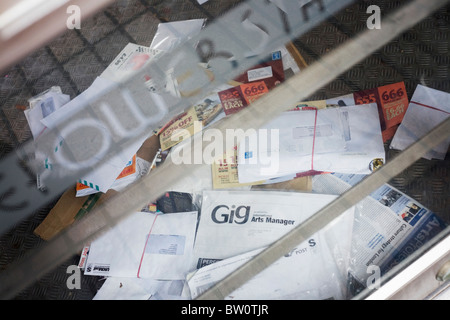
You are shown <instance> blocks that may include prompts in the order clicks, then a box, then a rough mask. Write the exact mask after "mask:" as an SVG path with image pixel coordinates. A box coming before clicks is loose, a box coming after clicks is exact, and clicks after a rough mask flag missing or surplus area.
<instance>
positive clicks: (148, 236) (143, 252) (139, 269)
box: [137, 215, 158, 278]
mask: <svg viewBox="0 0 450 320" xmlns="http://www.w3.org/2000/svg"><path fill="white" fill-rule="evenodd" d="M157 218H158V215H156V216H155V220H153V223H152V226H151V228H150V231H149V232H148V235H147V240H146V241H145V246H144V250H143V251H142V256H141V261H140V262H139V268H138V272H137V277H138V278H140V277H139V274H140V272H141V266H142V260H144V254H145V249H146V248H147V244H148V239H149V238H150V235H151V234H152V230H153V226H154V225H155V222H156V219H157Z"/></svg>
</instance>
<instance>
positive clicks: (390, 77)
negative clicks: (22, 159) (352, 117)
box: [0, 0, 450, 299]
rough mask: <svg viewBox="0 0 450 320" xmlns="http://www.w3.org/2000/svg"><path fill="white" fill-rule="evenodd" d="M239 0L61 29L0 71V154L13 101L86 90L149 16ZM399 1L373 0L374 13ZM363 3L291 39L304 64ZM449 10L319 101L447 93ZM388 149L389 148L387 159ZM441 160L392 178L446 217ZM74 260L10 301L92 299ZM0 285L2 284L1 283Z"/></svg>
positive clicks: (340, 33)
mask: <svg viewBox="0 0 450 320" xmlns="http://www.w3.org/2000/svg"><path fill="white" fill-rule="evenodd" d="M239 2H240V1H238V0H227V1H220V0H210V1H208V2H206V3H205V4H203V5H199V4H198V3H197V1H196V0H165V1H161V0H159V1H157V0H155V1H151V0H129V1H125V0H118V1H116V2H115V3H114V5H112V6H110V7H109V8H107V9H106V10H105V11H104V12H100V13H98V14H96V15H95V16H94V17H92V18H91V19H89V20H87V21H83V23H82V27H81V29H80V30H76V29H75V30H68V31H66V32H65V33H64V34H63V35H62V36H60V37H59V38H57V39H55V40H53V41H52V42H51V43H49V44H48V45H46V46H45V47H43V48H40V49H39V50H37V51H36V52H34V53H33V54H31V55H29V56H28V57H27V58H25V59H24V60H23V61H21V62H20V63H19V64H17V65H16V66H14V67H12V68H10V70H9V71H7V72H5V73H4V74H1V75H0V106H1V109H0V157H2V156H4V155H6V154H8V153H9V152H12V151H13V150H14V149H15V148H17V147H18V146H20V145H22V144H23V143H25V142H26V141H28V140H29V139H31V132H30V130H29V128H28V124H27V121H26V119H25V116H24V114H23V109H22V107H21V106H26V105H27V100H28V99H29V98H30V97H32V96H34V95H36V94H38V93H40V92H42V91H44V90H46V89H48V88H50V87H51V86H53V85H57V86H60V87H61V89H62V91H63V92H64V93H66V94H69V95H70V97H71V98H74V97H76V96H77V95H78V94H80V93H81V92H83V91H84V90H85V89H87V88H88V87H89V86H90V85H91V83H92V82H93V81H94V79H95V78H96V77H97V76H98V75H99V74H100V73H101V72H102V71H103V70H104V69H105V68H106V67H107V66H108V64H109V63H110V62H111V61H112V59H113V58H114V57H115V56H116V55H117V54H118V53H119V52H120V51H121V50H122V49H123V48H124V47H125V45H127V44H128V43H129V42H133V43H137V44H142V45H146V46H148V45H150V43H151V41H152V39H153V37H154V35H155V32H156V28H157V25H158V23H160V22H166V21H177V20H185V19H195V18H208V19H211V20H212V19H214V18H215V17H218V16H220V15H221V14H222V13H223V12H225V11H226V10H227V9H228V8H230V7H232V6H234V5H237V4H238V3H239ZM405 2H406V1H379V3H380V4H381V5H380V6H381V7H382V10H383V14H384V13H385V12H388V11H391V10H392V9H395V8H398V7H400V6H401V5H402V4H403V3H405ZM367 6H368V4H367V2H366V1H361V2H359V3H358V4H355V5H353V6H350V7H349V8H347V9H346V10H344V12H341V13H340V14H338V15H336V16H335V17H331V18H330V19H329V20H328V21H326V22H325V23H323V24H321V25H320V26H318V27H316V28H314V29H313V30H312V31H310V32H308V33H307V34H305V35H303V36H302V37H300V38H298V39H295V41H294V44H295V45H296V47H297V48H298V50H299V52H300V53H301V54H302V55H303V57H304V58H305V60H306V61H307V62H308V63H312V62H314V61H315V60H317V59H318V58H319V57H320V56H321V55H323V54H325V53H327V52H329V51H331V50H333V49H334V48H336V47H337V46H338V45H339V44H341V43H343V42H344V41H345V40H347V39H348V38H351V37H352V36H354V35H355V34H357V33H358V32H360V31H362V30H364V29H365V28H366V24H365V21H366V19H367V14H366V13H365V9H366V7H367ZM449 9H450V7H449V6H447V7H446V8H443V9H441V10H439V11H438V12H436V13H435V14H433V15H432V16H431V17H429V18H427V19H426V20H425V21H423V22H421V23H420V24H419V25H418V26H416V27H414V28H413V29H412V30H409V31H408V32H406V33H405V34H403V35H402V36H400V37H399V38H398V39H396V40H394V41H393V42H391V43H390V44H388V45H386V46H385V47H383V48H382V49H381V50H379V51H378V52H376V53H374V54H373V55H372V56H370V57H369V58H367V59H366V60H364V61H363V62H361V63H359V64H357V65H356V66H355V67H354V68H352V69H351V70H349V71H347V72H345V73H344V74H343V75H342V76H340V77H339V78H338V79H336V80H335V81H333V82H332V83H330V84H329V85H328V86H326V87H325V88H322V89H321V90H320V91H319V92H317V93H316V94H315V96H314V97H312V98H317V99H320V98H325V97H331V96H337V95H342V94H346V93H349V92H352V91H356V90H361V89H365V88H374V87H377V86H381V85H384V84H388V83H393V82H397V81H405V84H406V87H407V91H408V95H409V96H411V94H412V92H413V90H414V88H415V87H416V85H417V84H418V83H424V84H426V85H429V86H431V87H433V88H436V89H439V90H443V91H446V92H450V81H449V79H450V77H449V62H450V61H449V41H450V30H449V28H450V15H449ZM394 154H395V152H394V151H391V150H388V156H392V155H394ZM449 161H450V159H449V157H447V158H446V159H445V160H444V161H422V160H421V161H419V162H417V163H416V164H414V165H413V166H412V167H411V168H410V169H408V170H406V171H405V172H404V173H403V174H402V175H400V176H398V177H395V178H393V180H392V184H393V185H394V186H396V187H398V188H399V189H400V190H402V191H405V192H407V193H408V194H409V195H410V196H412V197H414V198H416V199H417V200H418V201H419V202H421V203H422V204H424V205H426V206H428V207H429V208H431V209H432V210H434V211H435V212H436V213H437V214H438V215H440V216H441V217H442V218H443V219H444V220H445V221H447V222H449V223H450V189H449V188H450V187H449V185H450V183H449V182H450V171H449V168H450V166H449V164H450V163H449ZM51 207H52V204H49V206H48V207H45V208H41V209H39V210H38V211H37V212H36V214H35V215H33V216H32V217H30V218H29V219H27V220H25V221H23V223H21V224H20V225H19V226H18V227H17V228H16V229H14V230H12V231H11V232H9V233H7V234H5V235H3V236H2V237H1V238H0V272H1V270H2V269H4V268H6V267H7V266H8V264H9V263H11V262H12V261H14V260H16V259H17V258H19V257H20V256H22V255H23V254H24V252H26V251H28V250H29V249H31V248H35V247H37V246H39V244H40V243H41V240H40V239H39V238H37V237H36V236H34V235H33V230H34V228H35V227H37V225H39V223H40V222H41V221H42V220H43V219H44V218H45V216H46V214H47V213H48V210H49V208H51ZM77 262H78V257H76V256H75V257H73V258H72V259H70V261H67V263H65V264H63V265H61V266H59V267H57V268H56V269H55V271H54V272H51V273H50V274H48V275H46V276H45V277H43V278H42V279H39V280H37V281H36V283H35V284H34V285H33V286H31V287H30V288H29V289H27V290H25V291H24V292H22V293H21V294H19V295H18V296H17V298H18V299H91V298H92V297H93V295H94V294H95V292H96V290H97V288H98V287H99V286H100V285H101V281H99V279H98V278H94V277H83V279H82V281H83V283H82V289H81V290H68V289H67V286H66V280H67V273H66V269H67V266H68V265H72V264H75V263H77ZM0 290H1V289H0Z"/></svg>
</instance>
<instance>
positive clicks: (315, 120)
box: [311, 108, 318, 171]
mask: <svg viewBox="0 0 450 320" xmlns="http://www.w3.org/2000/svg"><path fill="white" fill-rule="evenodd" d="M314 109H315V110H316V116H315V119H314V134H313V145H312V155H311V171H314V147H315V144H316V128H317V113H318V110H317V108H314Z"/></svg>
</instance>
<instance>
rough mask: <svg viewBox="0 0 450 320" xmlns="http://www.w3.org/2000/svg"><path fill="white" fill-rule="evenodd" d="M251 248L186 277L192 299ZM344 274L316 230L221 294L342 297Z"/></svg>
mask: <svg viewBox="0 0 450 320" xmlns="http://www.w3.org/2000/svg"><path fill="white" fill-rule="evenodd" d="M262 250H263V249H257V250H253V251H250V252H247V253H244V254H240V255H237V256H234V257H231V258H228V259H224V260H221V261H218V262H215V263H213V264H210V265H207V266H205V267H203V268H200V269H199V270H197V271H196V272H194V273H192V274H191V275H190V276H188V285H189V289H190V291H191V297H192V298H193V299H194V298H196V297H197V296H199V295H200V294H202V293H203V292H205V291H206V290H208V289H209V288H210V287H211V286H212V285H214V284H215V283H216V282H218V281H220V280H222V279H223V278H225V277H226V276H227V275H228V274H230V273H231V272H233V271H234V270H236V269H237V268H239V267H240V266H241V265H243V264H244V263H246V262H248V261H249V260H250V259H252V258H253V257H254V256H255V255H257V254H258V253H260V252H261V251H262ZM346 282H347V277H346V274H345V273H343V272H341V270H339V268H338V267H337V263H336V260H335V257H334V256H333V253H332V251H331V246H330V243H327V241H326V239H324V237H323V233H318V234H316V235H314V236H313V237H311V238H310V239H308V240H307V241H304V242H303V243H301V244H300V245H298V246H297V247H296V248H295V249H294V250H292V251H291V252H288V253H287V254H285V255H284V256H283V257H281V258H280V259H278V260H277V261H276V262H275V263H273V264H271V265H270V266H269V267H268V268H267V269H265V270H263V271H262V272H261V273H259V274H257V275H256V276H255V277H253V278H252V279H250V280H249V281H248V282H246V283H244V284H243V285H242V286H241V287H240V288H238V289H236V290H234V291H233V292H232V293H230V294H229V295H227V296H226V297H225V299H226V300H247V299H252V300H253V299H254V300H259V299H264V300H278V299H282V300H328V299H332V300H342V299H345V298H346V295H347V293H346Z"/></svg>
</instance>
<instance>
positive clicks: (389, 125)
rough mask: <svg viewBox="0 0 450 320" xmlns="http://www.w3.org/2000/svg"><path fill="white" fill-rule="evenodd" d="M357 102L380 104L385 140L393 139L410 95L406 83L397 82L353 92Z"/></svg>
mask: <svg viewBox="0 0 450 320" xmlns="http://www.w3.org/2000/svg"><path fill="white" fill-rule="evenodd" d="M353 96H354V99H355V103H356V104H358V105H360V104H367V103H373V102H375V103H376V104H377V105H378V112H379V115H380V125H381V131H382V135H383V141H384V142H386V141H387V140H389V139H391V138H392V137H393V136H394V134H395V131H396V130H397V128H398V126H399V125H400V123H401V122H402V120H403V116H404V115H405V112H406V109H407V108H408V103H409V102H408V96H407V94H406V89H405V83H404V82H397V83H393V84H389V85H386V86H382V87H378V88H373V89H368V90H363V91H359V92H356V93H353Z"/></svg>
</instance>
